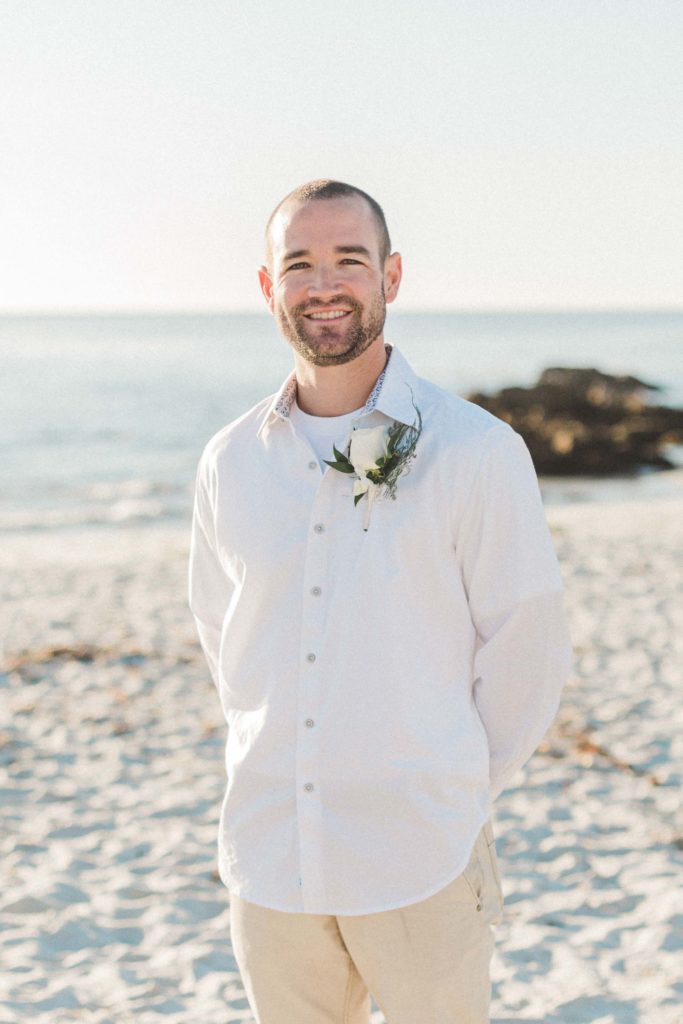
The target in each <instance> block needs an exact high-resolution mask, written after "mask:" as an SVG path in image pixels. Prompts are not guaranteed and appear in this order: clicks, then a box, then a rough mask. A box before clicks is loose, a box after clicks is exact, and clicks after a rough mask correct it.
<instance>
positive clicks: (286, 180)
mask: <svg viewBox="0 0 683 1024" xmlns="http://www.w3.org/2000/svg"><path fill="white" fill-rule="evenodd" d="M682 53H683V3H681V0H672V2H668V0H614V2H607V0H498V2H493V0H428V2H426V3H425V2H419V0H375V2H373V0H344V2H342V3H334V4H333V3H329V2H326V0H317V2H316V3H313V2H304V0H287V2H277V0H260V2H258V3H252V2H249V0H0V97H1V98H0V154H1V155H0V311H1V310H4V311H10V310H11V311H28V310H34V311H47V310H63V311H77V310H103V311H104V310H106V311H111V310H116V309H124V310H140V311H142V310H150V311H151V310H168V311H171V310H212V311H218V310H226V311H227V310H265V306H264V304H263V300H262V298H261V295H260V292H259V290H258V283H257V279H256V267H257V266H258V264H259V263H260V262H261V259H262V236H263V226H264V224H265V221H266V219H267V217H268V215H269V213H270V211H271V209H272V208H273V206H275V204H276V203H277V202H278V201H279V199H280V198H281V197H282V196H283V195H284V194H285V193H286V192H288V191H289V190H290V189H291V188H293V187H294V186H296V185H298V184H301V183H302V182H304V181H307V180H309V179H312V178H316V177H323V176H324V177H334V178H339V179H341V180H343V181H349V182H351V183H352V184H355V185H358V186H360V187H361V188H363V189H365V190H366V191H368V192H370V194H372V195H373V196H374V197H375V198H376V199H377V200H378V201H379V202H380V204H381V205H382V206H383V207H384V210H385V213H386V215H387V219H388V222H389V229H390V232H391V236H392V242H393V245H394V248H396V249H398V250H399V251H400V252H401V253H402V255H403V263H404V280H403V285H402V289H401V295H400V296H399V299H398V301H397V303H396V305H395V306H394V308H395V309H397V310H399V309H404V310H416V309H423V310H435V309H470V310H475V309H482V310H487V309H489V310H494V309H564V308H596V307H597V308H661V307H664V308H681V306H683V115H682V113H681V112H682V110H683V70H682V69H683V60H682V59H681V54H682Z"/></svg>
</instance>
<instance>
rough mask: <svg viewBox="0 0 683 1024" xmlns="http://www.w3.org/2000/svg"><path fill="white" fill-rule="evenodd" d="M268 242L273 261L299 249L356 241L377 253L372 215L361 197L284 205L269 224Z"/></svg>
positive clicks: (321, 247) (374, 224)
mask: <svg viewBox="0 0 683 1024" xmlns="http://www.w3.org/2000/svg"><path fill="white" fill-rule="evenodd" d="M270 242H271V248H272V253H273V258H274V259H275V260H276V261H277V260H278V259H282V257H283V256H284V254H285V253H287V252H293V251H299V250H301V249H306V250H310V251H311V252H313V251H314V250H319V249H324V248H334V246H337V245H356V244H358V245H364V246H365V247H366V248H367V249H369V250H370V252H376V253H377V255H378V256H379V238H378V231H377V224H376V222H375V217H374V214H373V212H372V210H371V209H370V206H369V205H368V204H367V203H366V202H365V200H364V199H363V198H362V197H361V196H339V197H337V198H335V199H310V200H308V201H303V202H301V201H298V202H294V203H292V204H289V205H287V206H285V207H283V209H281V210H280V211H279V212H278V213H277V215H276V217H275V219H274V220H273V223H272V224H271V229H270Z"/></svg>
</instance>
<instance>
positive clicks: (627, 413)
mask: <svg viewBox="0 0 683 1024" xmlns="http://www.w3.org/2000/svg"><path fill="white" fill-rule="evenodd" d="M658 390H660V388H659V387H658V386H657V385H654V384H647V383H645V382H644V381H642V380H638V378H637V377H631V376H612V375H610V374H607V373H602V372H601V371H600V370H596V369H589V368H583V367H581V368H573V367H552V368H549V369H547V370H544V371H543V373H542V374H541V376H540V377H539V378H538V381H537V382H536V384H534V385H533V386H532V387H530V388H519V387H513V388H503V389H502V390H501V391H499V392H497V393H496V394H493V395H485V394H481V393H475V394H472V395H468V398H469V400H470V401H471V402H475V403H476V404H477V405H481V406H482V407H483V408H484V409H487V410H488V411H489V412H491V413H493V415H494V416H498V417H499V418H500V419H502V420H505V421H506V422H507V423H509V424H510V425H511V426H512V427H513V428H514V429H515V430H516V431H517V432H518V433H519V434H521V435H522V437H523V438H524V440H525V441H526V444H527V446H528V448H529V451H530V453H531V457H532V459H533V461H534V465H535V467H536V471H537V473H541V474H547V475H559V476H577V475H581V476H585V475H590V476H608V475H614V474H633V473H635V472H637V471H638V470H639V469H642V468H645V467H652V468H656V469H671V468H673V463H671V462H670V460H669V459H667V457H666V456H665V455H664V453H663V449H664V448H665V447H666V445H668V444H681V443H683V409H673V408H669V407H668V406H660V405H649V404H648V392H654V391H658Z"/></svg>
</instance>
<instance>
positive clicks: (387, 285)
mask: <svg viewBox="0 0 683 1024" xmlns="http://www.w3.org/2000/svg"><path fill="white" fill-rule="evenodd" d="M402 276H403V266H402V263H401V254H400V252H392V254H391V255H390V256H387V258H386V260H385V261H384V298H385V301H386V302H393V301H394V299H395V298H396V296H397V295H398V288H399V285H400V283H401V278H402Z"/></svg>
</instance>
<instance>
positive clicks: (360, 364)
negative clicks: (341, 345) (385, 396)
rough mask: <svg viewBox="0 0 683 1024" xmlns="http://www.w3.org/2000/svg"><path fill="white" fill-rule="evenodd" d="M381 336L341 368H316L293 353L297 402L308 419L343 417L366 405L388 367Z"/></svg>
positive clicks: (340, 366) (341, 365)
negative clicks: (313, 417)
mask: <svg viewBox="0 0 683 1024" xmlns="http://www.w3.org/2000/svg"><path fill="white" fill-rule="evenodd" d="M386 362H387V353H386V350H385V348H384V338H383V336H382V335H379V337H377V338H375V340H374V341H373V343H372V344H371V345H370V346H369V347H368V348H366V350H365V352H362V353H361V354H360V355H359V356H358V357H357V358H356V359H352V360H351V362H349V363H341V364H340V365H338V366H314V365H313V364H312V363H307V362H306V360H305V359H303V358H302V357H301V356H300V355H299V354H298V353H297V352H295V353H294V369H295V373H296V400H297V403H298V405H299V408H300V409H301V410H302V411H303V412H306V413H308V414H309V416H343V415H344V413H347V412H353V411H354V410H355V409H360V408H361V406H363V405H365V402H366V401H367V398H368V395H369V394H370V392H371V391H372V389H373V387H374V385H375V382H376V380H377V378H378V377H379V375H380V374H381V372H382V370H383V369H384V367H385V366H386Z"/></svg>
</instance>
